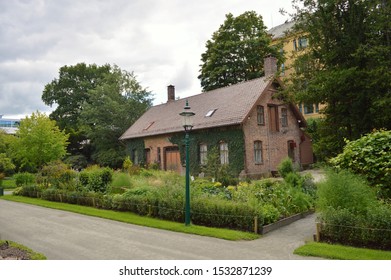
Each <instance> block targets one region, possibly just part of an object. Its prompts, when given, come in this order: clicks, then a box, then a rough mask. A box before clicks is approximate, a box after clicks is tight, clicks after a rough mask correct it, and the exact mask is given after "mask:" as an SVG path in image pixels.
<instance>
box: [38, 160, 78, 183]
mask: <svg viewBox="0 0 391 280" xmlns="http://www.w3.org/2000/svg"><path fill="white" fill-rule="evenodd" d="M40 176H41V177H40V181H41V183H42V184H43V185H44V186H45V187H54V188H62V189H69V190H74V189H75V187H76V185H75V178H76V177H77V175H76V172H75V171H74V170H71V169H70V168H69V166H68V165H67V164H65V163H63V162H61V161H53V162H50V163H48V164H47V165H45V166H44V167H43V168H42V170H41V173H40Z"/></svg>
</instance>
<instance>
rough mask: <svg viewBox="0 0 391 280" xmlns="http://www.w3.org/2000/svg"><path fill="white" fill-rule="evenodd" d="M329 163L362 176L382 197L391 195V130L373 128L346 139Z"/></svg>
mask: <svg viewBox="0 0 391 280" xmlns="http://www.w3.org/2000/svg"><path fill="white" fill-rule="evenodd" d="M330 163H331V164H332V165H333V166H334V167H335V168H337V169H338V170H341V169H348V170H349V171H351V172H353V173H355V174H360V175H362V176H364V177H365V178H366V179H367V180H368V182H369V184H370V185H371V186H375V187H377V188H379V189H380V194H381V196H383V197H388V198H390V197H391V131H388V130H375V131H373V132H372V133H369V134H366V135H364V136H363V137H361V138H359V139H357V140H355V141H349V140H346V146H345V147H344V149H343V152H342V153H340V154H339V155H338V156H336V157H334V158H332V159H331V160H330Z"/></svg>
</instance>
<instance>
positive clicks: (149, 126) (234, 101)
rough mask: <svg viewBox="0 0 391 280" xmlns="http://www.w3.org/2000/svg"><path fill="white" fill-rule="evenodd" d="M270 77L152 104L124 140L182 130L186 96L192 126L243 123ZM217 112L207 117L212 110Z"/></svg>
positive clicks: (124, 136) (204, 126)
mask: <svg viewBox="0 0 391 280" xmlns="http://www.w3.org/2000/svg"><path fill="white" fill-rule="evenodd" d="M270 83H271V79H265V78H264V77H262V78H258V79H254V80H250V81H247V82H242V83H239V84H236V85H232V86H228V87H224V88H219V89H215V90H212V91H208V92H204V93H201V94H198V95H194V96H191V97H188V98H184V99H179V100H175V101H171V102H168V103H165V104H161V105H157V106H153V107H151V108H150V109H149V110H148V111H147V112H145V113H144V115H142V116H141V117H140V118H139V119H138V120H137V121H136V122H135V123H134V124H133V125H132V126H131V127H130V128H129V129H128V130H127V131H126V132H125V133H124V134H123V135H122V136H121V137H120V139H121V140H124V139H132V138H139V137H145V136H152V135H159V134H166V133H173V132H179V131H183V127H182V117H181V116H179V113H181V112H182V111H183V108H184V106H185V100H186V99H187V100H188V101H189V105H190V107H191V111H193V112H194V113H195V116H194V117H193V125H194V127H193V130H197V129H203V128H211V127H219V126H228V125H236V124H241V123H242V122H243V121H244V119H245V118H246V116H247V115H248V113H249V112H250V110H251V108H252V107H253V106H254V104H255V103H256V101H257V100H258V99H259V97H260V96H261V95H262V93H263V92H264V90H265V89H266V88H267V87H268V85H269V84H270ZM214 109H216V110H215V112H214V113H213V114H212V115H211V116H210V117H207V116H206V115H207V114H208V112H210V111H211V110H214Z"/></svg>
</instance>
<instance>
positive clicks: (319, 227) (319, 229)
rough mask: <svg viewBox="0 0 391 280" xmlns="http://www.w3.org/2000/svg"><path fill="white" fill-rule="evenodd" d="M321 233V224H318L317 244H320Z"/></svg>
mask: <svg viewBox="0 0 391 280" xmlns="http://www.w3.org/2000/svg"><path fill="white" fill-rule="evenodd" d="M320 231H321V224H320V223H316V240H315V241H316V242H320Z"/></svg>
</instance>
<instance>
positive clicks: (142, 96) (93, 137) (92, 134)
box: [79, 66, 152, 168]
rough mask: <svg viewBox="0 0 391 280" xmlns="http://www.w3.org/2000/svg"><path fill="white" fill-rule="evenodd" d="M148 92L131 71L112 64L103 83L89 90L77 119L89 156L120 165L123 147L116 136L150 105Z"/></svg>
mask: <svg viewBox="0 0 391 280" xmlns="http://www.w3.org/2000/svg"><path fill="white" fill-rule="evenodd" d="M150 94H151V93H150V92H149V91H147V90H146V89H144V88H142V87H141V85H140V84H139V83H138V82H137V80H136V77H135V75H134V73H133V72H132V73H129V72H127V71H123V70H121V69H120V68H118V67H116V66H114V67H113V68H112V71H111V73H110V74H109V75H106V77H105V79H104V81H103V83H102V84H101V85H99V86H98V87H96V88H95V89H94V90H91V91H90V92H89V95H90V96H89V100H88V102H87V101H86V102H85V103H84V104H83V111H82V112H81V115H80V120H79V121H80V123H81V124H83V129H84V130H85V131H86V135H87V137H88V139H89V140H90V142H91V145H92V148H93V149H92V159H93V160H94V161H95V162H97V163H99V164H101V165H105V166H111V167H113V168H120V167H121V166H122V163H123V160H124V158H125V149H124V147H123V146H122V145H121V144H120V142H119V140H118V138H119V137H120V136H121V135H122V134H123V132H124V131H125V130H126V129H127V128H129V126H130V125H132V124H133V123H134V122H135V121H136V120H137V119H138V118H139V117H140V116H141V115H142V114H143V113H144V112H145V111H146V109H147V108H149V107H150V106H151V103H152V99H151V97H150Z"/></svg>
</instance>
